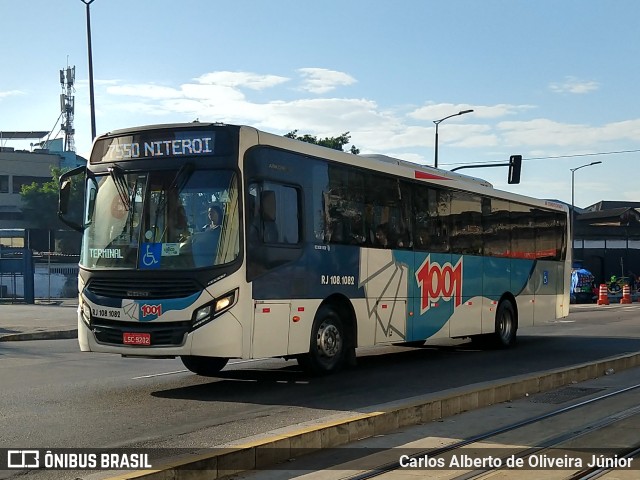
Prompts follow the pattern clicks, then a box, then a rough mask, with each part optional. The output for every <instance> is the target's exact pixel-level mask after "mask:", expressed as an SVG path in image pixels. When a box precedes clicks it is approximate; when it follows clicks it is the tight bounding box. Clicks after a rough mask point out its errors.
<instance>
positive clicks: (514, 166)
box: [508, 155, 522, 184]
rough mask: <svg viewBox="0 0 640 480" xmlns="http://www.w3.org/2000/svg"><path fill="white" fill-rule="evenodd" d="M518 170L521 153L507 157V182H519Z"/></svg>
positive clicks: (520, 165)
mask: <svg viewBox="0 0 640 480" xmlns="http://www.w3.org/2000/svg"><path fill="white" fill-rule="evenodd" d="M520 170H522V155H511V157H509V177H508V180H509V184H514V183H520Z"/></svg>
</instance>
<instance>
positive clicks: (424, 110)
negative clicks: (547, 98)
mask: <svg viewBox="0 0 640 480" xmlns="http://www.w3.org/2000/svg"><path fill="white" fill-rule="evenodd" d="M534 108H536V107H535V106H533V105H509V104H505V103H501V104H498V105H469V104H465V103H460V104H453V103H437V104H427V105H425V106H424V107H420V108H417V109H415V110H413V111H412V112H409V113H408V115H409V117H411V118H415V119H416V120H427V121H433V120H438V119H440V118H444V117H446V116H448V115H451V114H453V113H456V112H461V111H463V110H473V112H472V113H467V114H464V115H460V116H461V117H464V121H467V122H468V121H471V120H472V119H474V118H475V119H478V118H481V119H487V118H500V117H504V116H507V115H515V114H517V113H520V112H524V111H526V110H531V109H534ZM452 120H453V118H452ZM461 120H462V119H461Z"/></svg>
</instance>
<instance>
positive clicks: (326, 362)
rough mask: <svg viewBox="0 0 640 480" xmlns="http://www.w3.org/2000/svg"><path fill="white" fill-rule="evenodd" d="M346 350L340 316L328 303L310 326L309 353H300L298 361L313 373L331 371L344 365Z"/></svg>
mask: <svg viewBox="0 0 640 480" xmlns="http://www.w3.org/2000/svg"><path fill="white" fill-rule="evenodd" d="M346 351H347V348H346V345H345V336H344V327H343V325H342V321H341V320H340V316H339V315H338V313H337V312H336V311H335V310H334V309H333V308H331V307H330V306H328V305H325V306H323V307H321V308H320V310H318V313H317V314H316V318H315V320H314V321H313V327H311V341H310V345H309V353H306V354H304V355H300V356H299V357H298V363H299V364H300V366H301V367H302V368H303V369H304V370H305V371H307V372H309V373H311V374H314V375H324V374H328V373H333V372H336V371H338V370H340V369H341V368H342V366H343V365H344V361H345V358H346V354H345V352H346Z"/></svg>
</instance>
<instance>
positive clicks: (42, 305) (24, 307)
mask: <svg viewBox="0 0 640 480" xmlns="http://www.w3.org/2000/svg"><path fill="white" fill-rule="evenodd" d="M77 308H78V299H77V298H64V299H63V298H59V299H52V300H51V301H50V302H49V301H47V300H46V299H39V300H36V303H35V304H34V305H28V304H24V303H0V342H13V341H21V340H58V339H69V338H77V337H78V316H77V312H76V309H77Z"/></svg>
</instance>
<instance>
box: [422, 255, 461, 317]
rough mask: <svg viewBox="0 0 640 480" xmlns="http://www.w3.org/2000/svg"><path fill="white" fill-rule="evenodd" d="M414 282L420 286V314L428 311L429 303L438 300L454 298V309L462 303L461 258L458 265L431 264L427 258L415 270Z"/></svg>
mask: <svg viewBox="0 0 640 480" xmlns="http://www.w3.org/2000/svg"><path fill="white" fill-rule="evenodd" d="M416 281H417V282H418V285H419V286H420V298H421V301H420V314H423V313H425V312H426V311H427V310H429V307H430V306H431V302H437V301H438V300H439V299H441V298H442V299H443V300H451V299H452V298H454V308H455V307H459V306H460V304H461V303H462V257H460V260H458V263H456V264H455V266H454V265H452V264H451V263H449V262H447V263H445V264H444V265H438V264H437V263H431V258H430V256H427V258H426V259H425V261H424V262H422V265H420V267H419V268H418V269H417V270H416Z"/></svg>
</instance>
